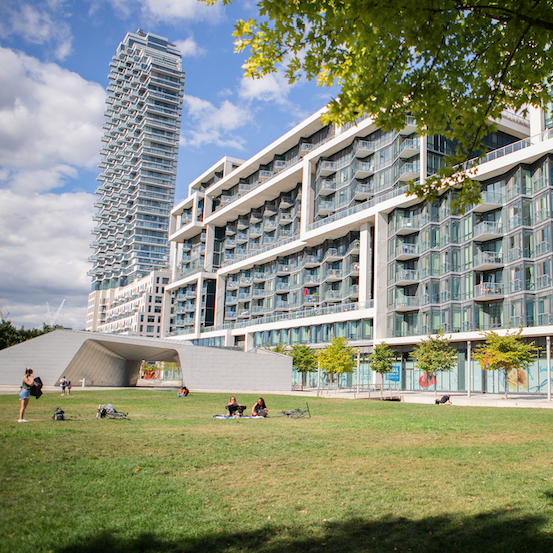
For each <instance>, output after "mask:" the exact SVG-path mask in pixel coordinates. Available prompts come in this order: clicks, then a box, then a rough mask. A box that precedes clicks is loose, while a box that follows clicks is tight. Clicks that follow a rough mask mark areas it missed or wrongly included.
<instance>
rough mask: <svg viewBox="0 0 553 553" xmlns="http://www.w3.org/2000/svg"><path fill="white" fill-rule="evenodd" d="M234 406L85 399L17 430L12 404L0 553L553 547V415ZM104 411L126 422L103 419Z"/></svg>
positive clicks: (35, 414) (0, 485)
mask: <svg viewBox="0 0 553 553" xmlns="http://www.w3.org/2000/svg"><path fill="white" fill-rule="evenodd" d="M255 399H256V398H254V397H253V396H246V395H243V394H238V400H239V401H240V402H242V403H246V404H247V405H248V406H249V407H251V405H252V404H253V402H254V400H255ZM227 400H228V396H226V395H225V396H223V395H220V394H193V395H191V396H190V397H188V398H185V399H182V398H177V397H176V394H175V393H168V392H163V391H151V390H118V391H102V392H86V391H80V390H76V391H75V393H74V394H73V395H71V396H70V397H62V398H60V396H59V395H58V394H44V395H43V396H42V397H41V398H40V400H38V401H36V400H34V399H33V398H31V402H30V404H29V408H28V410H27V413H26V417H27V418H28V419H29V420H30V421H31V422H30V423H29V424H18V423H17V422H16V420H17V414H18V407H19V401H18V399H17V397H16V396H14V395H11V396H0V421H1V426H0V428H1V432H0V435H1V441H0V551H1V552H10V553H11V552H48V551H51V552H53V553H96V552H106V553H123V552H181V551H186V552H196V551H198V552H203V551H205V552H207V553H213V552H216V551H228V552H234V551H246V552H252V553H253V552H256V553H259V552H263V553H275V552H280V551H290V552H315V551H339V552H342V551H343V552H350V553H351V552H360V551H371V552H372V551H382V552H384V551H419V552H443V551H444V550H449V551H476V552H480V551H481V552H486V553H488V552H504V551H505V552H511V551H516V552H517V553H518V552H521V551H528V552H533V553H535V552H540V551H551V550H553V539H552V536H553V455H552V452H551V449H552V430H553V412H552V411H549V410H538V409H491V408H487V409H486V408H462V407H457V406H451V407H450V406H447V407H442V406H439V407H438V406H435V405H409V404H400V403H393V402H379V401H367V400H358V401H351V400H338V399H334V400H330V399H311V400H309V403H310V407H311V412H312V418H311V419H309V418H304V419H298V420H290V419H284V418H274V417H273V418H269V419H266V420H263V421H252V420H216V419H213V418H211V415H213V414H215V413H221V412H223V410H224V405H225V404H226V401H227ZM265 400H266V401H267V404H268V406H269V409H270V411H271V413H272V414H274V413H275V412H276V410H280V409H292V408H295V407H301V406H302V405H304V403H305V399H304V398H297V397H296V398H294V397H288V396H265ZM108 401H111V402H112V403H113V404H114V406H115V407H116V408H117V409H118V410H123V411H129V416H130V417H131V420H96V419H95V414H96V407H97V405H98V404H99V403H106V402H108ZM57 405H60V406H62V407H63V409H65V411H66V414H67V415H68V416H69V417H70V418H71V419H72V420H69V421H63V422H54V421H52V418H51V417H52V413H53V411H54V408H55V407H56V406H57ZM549 532H552V534H550V533H549Z"/></svg>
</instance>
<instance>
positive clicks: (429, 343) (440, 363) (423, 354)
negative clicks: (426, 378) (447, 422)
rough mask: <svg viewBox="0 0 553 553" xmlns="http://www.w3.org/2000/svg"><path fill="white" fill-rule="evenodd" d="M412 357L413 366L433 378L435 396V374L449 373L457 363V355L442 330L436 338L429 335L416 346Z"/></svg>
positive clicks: (436, 392) (436, 390) (436, 389)
mask: <svg viewBox="0 0 553 553" xmlns="http://www.w3.org/2000/svg"><path fill="white" fill-rule="evenodd" d="M413 355H414V356H415V358H416V362H415V366H416V367H417V368H418V369H419V370H421V371H424V372H425V373H427V374H429V375H430V376H432V377H433V378H434V395H437V394H438V388H437V387H438V382H437V378H436V375H437V373H439V372H446V371H450V370H452V369H453V367H454V366H455V364H456V363H457V353H456V351H455V350H454V349H453V348H452V347H451V346H450V345H449V340H448V339H447V338H446V337H445V336H444V332H443V330H441V329H440V330H439V332H438V334H436V336H431V335H429V336H428V338H427V339H426V340H423V341H422V342H420V343H419V344H417V345H416V346H415V347H414V349H413Z"/></svg>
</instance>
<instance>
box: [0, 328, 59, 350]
mask: <svg viewBox="0 0 553 553" xmlns="http://www.w3.org/2000/svg"><path fill="white" fill-rule="evenodd" d="M52 330H55V328H54V327H52V326H48V325H47V324H44V323H43V324H42V329H40V328H32V329H29V330H27V329H25V327H24V326H22V327H21V328H20V329H19V330H17V328H16V327H15V326H14V325H12V323H11V321H2V322H0V349H4V348H9V347H10V346H14V345H15V344H20V343H21V342H25V341H26V340H30V339H31V338H36V337H37V336H40V335H41V334H46V333H47V332H52Z"/></svg>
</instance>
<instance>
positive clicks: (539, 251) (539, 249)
mask: <svg viewBox="0 0 553 553" xmlns="http://www.w3.org/2000/svg"><path fill="white" fill-rule="evenodd" d="M549 249H550V248H549V242H547V241H544V242H540V243H539V244H536V249H535V250H534V252H535V255H543V254H544V253H549Z"/></svg>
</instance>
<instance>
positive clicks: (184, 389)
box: [177, 386, 190, 397]
mask: <svg viewBox="0 0 553 553" xmlns="http://www.w3.org/2000/svg"><path fill="white" fill-rule="evenodd" d="M189 393H190V390H189V389H188V388H187V387H186V386H183V387H182V388H181V389H180V390H179V393H178V394H177V397H186V396H187V395H188V394H189Z"/></svg>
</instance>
